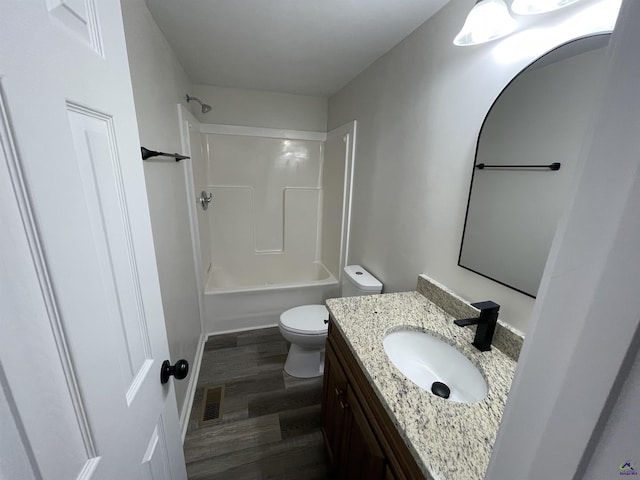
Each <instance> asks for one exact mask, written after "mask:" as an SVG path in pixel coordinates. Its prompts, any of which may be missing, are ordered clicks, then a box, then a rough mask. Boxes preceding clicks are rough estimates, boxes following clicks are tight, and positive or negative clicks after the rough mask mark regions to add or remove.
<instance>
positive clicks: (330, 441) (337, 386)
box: [322, 342, 347, 466]
mask: <svg viewBox="0 0 640 480" xmlns="http://www.w3.org/2000/svg"><path fill="white" fill-rule="evenodd" d="M346 395H347V377H346V375H345V373H344V371H343V370H342V367H341V366H340V362H339V361H338V358H337V357H336V354H335V352H334V350H333V348H332V347H331V343H329V342H327V349H326V353H325V359H324V385H323V399H322V433H323V435H324V439H325V443H326V446H327V452H328V454H329V460H330V462H331V464H332V465H334V466H335V465H337V464H338V463H339V461H340V458H339V457H340V447H341V446H342V437H343V429H344V421H345V413H346Z"/></svg>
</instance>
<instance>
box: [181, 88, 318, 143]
mask: <svg viewBox="0 0 640 480" xmlns="http://www.w3.org/2000/svg"><path fill="white" fill-rule="evenodd" d="M185 93H186V92H185ZM189 93H190V94H191V95H193V96H196V97H198V98H199V99H200V100H202V101H203V102H204V103H207V104H209V105H211V107H212V108H211V111H210V112H208V113H206V114H203V113H202V112H201V110H200V106H199V105H198V104H197V103H196V104H195V106H194V107H193V108H192V109H191V111H192V112H193V114H194V115H195V116H196V118H198V120H200V121H201V122H202V123H217V124H222V125H240V126H245V127H264V128H281V129H288V130H308V131H316V132H326V131H327V99H326V98H324V97H311V96H305V95H290V94H286V93H275V92H262V91H258V90H243V89H237V88H223V87H215V86H213V85H193V86H192V87H191V91H190V92H189Z"/></svg>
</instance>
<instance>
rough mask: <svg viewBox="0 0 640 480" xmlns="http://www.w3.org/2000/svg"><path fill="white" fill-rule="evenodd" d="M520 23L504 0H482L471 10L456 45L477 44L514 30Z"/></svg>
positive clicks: (455, 40)
mask: <svg viewBox="0 0 640 480" xmlns="http://www.w3.org/2000/svg"><path fill="white" fill-rule="evenodd" d="M517 26H518V23H517V22H516V21H515V20H514V19H513V17H512V16H511V15H510V14H509V9H508V8H507V6H506V5H505V3H504V1H503V0H481V1H479V2H478V3H476V4H475V6H474V7H473V8H472V9H471V11H470V12H469V15H468V16H467V21H466V22H464V25H463V27H462V30H460V33H458V35H457V36H456V38H455V39H454V40H453V43H454V45H460V46H465V45H477V44H479V43H484V42H488V41H489V40H494V39H496V38H500V37H504V36H505V35H509V34H510V33H511V32H513V31H514V30H515V29H516V27H517Z"/></svg>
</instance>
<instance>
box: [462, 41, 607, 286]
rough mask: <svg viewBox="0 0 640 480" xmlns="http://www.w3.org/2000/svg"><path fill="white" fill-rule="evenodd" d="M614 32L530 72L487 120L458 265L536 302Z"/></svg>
mask: <svg viewBox="0 0 640 480" xmlns="http://www.w3.org/2000/svg"><path fill="white" fill-rule="evenodd" d="M609 37H610V34H601V35H594V36H589V37H584V38H580V39H577V40H573V41H571V42H568V43H565V44H563V45H561V46H559V47H557V48H556V49H554V50H552V51H550V52H549V53H547V54H545V55H543V56H542V57H540V58H539V59H537V60H536V61H535V62H533V63H532V64H531V65H529V66H528V67H527V68H525V69H524V70H522V71H521V72H520V73H519V74H518V75H517V76H516V77H515V78H514V79H513V80H512V81H511V82H510V83H509V84H508V85H507V86H506V87H505V89H504V90H503V91H502V92H501V93H500V95H499V96H498V98H497V99H496V101H495V102H494V104H493V105H492V106H491V109H490V110H489V113H488V114H487V116H486V118H485V120H484V123H483V125H482V128H481V129H480V134H479V137H478V144H477V148H476V156H475V162H474V165H473V175H472V180H471V187H470V192H469V203H468V205H467V215H466V219H465V226H464V232H463V235H462V245H461V248H460V257H459V259H458V265H460V266H461V267H464V268H466V269H468V270H471V271H473V272H475V273H477V274H479V275H482V276H484V277H487V278H490V279H492V280H494V281H496V282H498V283H501V284H503V285H506V286H508V287H511V288H513V289H515V290H518V291H520V292H522V293H524V294H526V295H529V296H531V297H535V296H536V294H537V291H538V287H539V284H540V279H541V278H542V272H543V270H544V266H545V263H546V260H547V256H548V254H549V248H550V246H551V241H552V240H553V236H554V234H555V230H556V227H557V224H558V220H559V218H560V216H561V214H562V212H563V210H564V208H565V207H566V205H567V202H568V201H569V198H570V195H571V189H572V183H573V180H574V177H575V174H576V167H577V165H576V164H577V161H578V158H579V157H580V153H581V149H582V146H583V143H584V139H585V135H586V134H587V129H588V128H589V125H590V119H591V116H592V113H593V109H594V106H595V102H596V99H597V98H598V96H599V86H600V82H601V80H602V78H601V77H602V72H603V71H604V68H603V64H604V61H605V50H606V49H605V47H606V45H607V44H608V41H609Z"/></svg>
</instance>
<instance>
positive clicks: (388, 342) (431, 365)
mask: <svg viewBox="0 0 640 480" xmlns="http://www.w3.org/2000/svg"><path fill="white" fill-rule="evenodd" d="M382 343H383V345H384V351H385V352H387V356H388V357H389V359H390V360H391V362H392V363H393V364H394V365H395V366H396V367H398V370H400V371H401V372H402V373H404V374H405V375H406V376H407V377H408V378H409V379H410V380H411V381H412V382H413V383H415V384H416V385H418V386H419V387H421V388H423V389H424V390H426V391H428V392H431V387H432V385H433V383H434V382H442V383H444V384H445V385H447V387H449V389H450V395H449V400H452V401H454V402H461V403H473V402H479V401H480V400H482V399H483V398H485V397H486V396H487V382H486V381H485V379H484V377H483V376H482V374H481V373H480V372H479V371H478V369H477V368H476V367H475V365H474V364H473V363H471V362H470V361H469V359H468V358H467V357H465V356H464V355H463V354H462V353H460V352H459V351H458V350H456V349H455V348H454V347H452V346H451V345H449V344H448V343H445V342H443V341H442V340H440V339H438V338H436V337H433V336H431V335H429V334H427V333H424V332H418V331H414V330H399V331H397V332H392V333H390V334H389V335H387V336H386V337H385V338H384V340H383V342H382Z"/></svg>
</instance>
